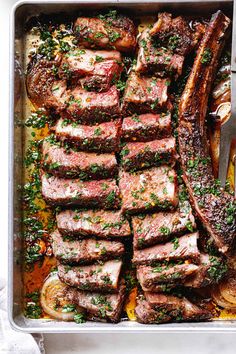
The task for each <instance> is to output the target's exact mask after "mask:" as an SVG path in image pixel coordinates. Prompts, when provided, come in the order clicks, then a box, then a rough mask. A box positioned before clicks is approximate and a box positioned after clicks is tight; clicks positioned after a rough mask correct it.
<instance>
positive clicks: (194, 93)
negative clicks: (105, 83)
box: [179, 11, 236, 253]
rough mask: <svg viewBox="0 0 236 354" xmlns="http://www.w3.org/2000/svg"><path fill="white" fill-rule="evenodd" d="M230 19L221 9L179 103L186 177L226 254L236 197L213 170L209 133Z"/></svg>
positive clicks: (235, 226) (235, 227) (234, 227)
mask: <svg viewBox="0 0 236 354" xmlns="http://www.w3.org/2000/svg"><path fill="white" fill-rule="evenodd" d="M229 24H230V20H229V19H228V18H227V17H225V16H224V14H223V13H222V12H220V11H218V12H217V13H216V14H214V15H213V16H212V19H211V21H210V23H209V25H208V26H207V29H206V32H205V35H204V37H203V39H202V42H201V44H200V48H199V50H198V53H197V56H196V58H195V62H194V65H193V69H192V72H191V74H190V76H189V79H188V81H187V84H186V87H185V90H184V92H183V95H182V98H181V101H180V105H179V152H180V157H181V163H182V168H183V172H184V174H183V178H184V181H185V183H186V186H187V188H188V192H189V194H190V197H191V201H192V204H193V206H194V209H195V210H196V213H197V215H198V217H199V219H200V220H201V221H202V223H203V225H204V226H205V228H206V230H207V231H208V233H209V235H210V236H211V237H212V238H213V239H214V241H215V243H216V245H217V247H218V248H219V250H220V251H221V252H223V253H228V252H230V251H232V248H233V246H234V244H235V237H236V204H235V199H234V198H233V197H232V196H230V195H229V194H227V193H224V192H223V191H222V190H220V188H219V185H218V184H217V183H216V182H215V180H214V177H213V173H212V164H211V159H210V155H209V147H208V141H207V135H206V126H205V118H206V112H207V102H208V97H209V92H210V89H211V85H212V81H213V78H214V73H215V70H216V67H217V65H218V59H219V56H220V53H221V50H222V47H223V43H224V38H225V33H226V31H227V29H228V27H229Z"/></svg>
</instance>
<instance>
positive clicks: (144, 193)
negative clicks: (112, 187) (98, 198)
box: [119, 166, 178, 214]
mask: <svg viewBox="0 0 236 354" xmlns="http://www.w3.org/2000/svg"><path fill="white" fill-rule="evenodd" d="M176 178H177V177H176V172H175V171H174V170H173V169H171V168H170V167H168V166H161V167H153V168H151V169H149V170H144V171H139V172H133V173H129V172H125V171H121V172H120V180H119V187H120V190H121V195H122V211H123V212H127V213H131V214H134V213H141V212H144V211H150V210H154V209H161V210H163V209H173V208H174V207H176V206H177V204H178V195H177V181H176Z"/></svg>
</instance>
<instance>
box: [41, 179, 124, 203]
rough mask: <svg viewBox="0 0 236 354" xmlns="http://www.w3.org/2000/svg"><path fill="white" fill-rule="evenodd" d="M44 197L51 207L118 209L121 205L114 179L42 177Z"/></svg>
mask: <svg viewBox="0 0 236 354" xmlns="http://www.w3.org/2000/svg"><path fill="white" fill-rule="evenodd" d="M41 183H42V196H43V198H44V199H45V201H46V202H47V203H49V204H51V205H77V206H81V207H86V208H88V207H99V208H104V209H117V208H118V207H119V204H120V200H119V193H120V192H119V188H118V187H117V185H116V181H115V180H113V179H104V180H99V181H85V182H83V181H81V180H79V179H66V178H58V177H55V176H48V175H47V174H45V173H42V175H41Z"/></svg>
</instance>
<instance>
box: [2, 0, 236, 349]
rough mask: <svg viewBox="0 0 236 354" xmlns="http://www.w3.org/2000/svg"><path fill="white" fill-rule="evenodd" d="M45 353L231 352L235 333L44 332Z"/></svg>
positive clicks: (8, 2)
mask: <svg viewBox="0 0 236 354" xmlns="http://www.w3.org/2000/svg"><path fill="white" fill-rule="evenodd" d="M14 3H15V1H14V0H0V70H1V74H0V103H1V105H0V119H1V125H0V127H1V128H0V152H1V154H0V156H1V160H0V161H1V173H0V182H1V183H0V185H1V194H0V276H1V277H2V276H4V277H6V275H7V179H8V173H7V170H8V162H7V160H8V156H7V155H8V151H7V150H8V134H7V132H8V119H9V117H8V101H9V79H8V76H9V49H8V48H9V16H10V9H11V7H12V6H13V4H14ZM45 346H46V353H47V354H56V353H57V354H70V353H79V354H101V353H102V354H118V353H122V354H134V353H135V354H141V353H142V354H154V353H155V354H159V353H163V354H176V353H181V354H200V353H201V354H218V353H220V354H234V353H236V333H235V334H211V335H210V334H198V333H195V334H143V335H142V334H137V335H135V334H127V335H125V334H106V335H102V334H100V335H99V334H97V335H93V334H90V335H88V334H83V335H78V334H77V335H75V334H74V335H71V334H70V335H69V334H64V335H61V334H60V335H56V334H48V335H45Z"/></svg>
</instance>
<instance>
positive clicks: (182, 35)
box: [149, 12, 196, 56]
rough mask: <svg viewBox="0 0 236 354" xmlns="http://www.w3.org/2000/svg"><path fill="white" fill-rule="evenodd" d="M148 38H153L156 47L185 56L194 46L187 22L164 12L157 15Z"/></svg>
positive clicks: (192, 33)
mask: <svg viewBox="0 0 236 354" xmlns="http://www.w3.org/2000/svg"><path fill="white" fill-rule="evenodd" d="M149 33H150V36H152V37H155V39H156V41H157V45H158V44H159V46H165V47H166V48H168V49H170V50H171V51H174V52H175V53H177V54H180V55H183V56H186V55H187V54H188V53H189V52H191V50H192V49H193V48H194V46H195V45H196V42H195V34H194V31H192V30H191V29H190V26H189V25H188V23H187V21H186V20H185V19H184V18H183V17H181V16H178V17H176V18H174V19H172V15H171V14H169V13H166V12H163V13H159V14H158V21H157V22H156V23H155V24H154V25H153V27H152V28H151V29H150V32H149Z"/></svg>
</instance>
